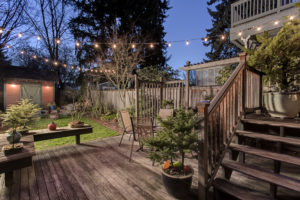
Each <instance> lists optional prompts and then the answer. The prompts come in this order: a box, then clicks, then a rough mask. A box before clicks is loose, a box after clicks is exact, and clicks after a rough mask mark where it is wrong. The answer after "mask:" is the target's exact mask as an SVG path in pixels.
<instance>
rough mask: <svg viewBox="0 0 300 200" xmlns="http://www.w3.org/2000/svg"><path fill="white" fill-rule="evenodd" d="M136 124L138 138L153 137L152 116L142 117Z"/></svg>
mask: <svg viewBox="0 0 300 200" xmlns="http://www.w3.org/2000/svg"><path fill="white" fill-rule="evenodd" d="M138 121H139V122H138V124H137V126H136V133H137V135H138V140H139V141H141V140H143V139H148V138H150V137H153V120H152V118H140V119H139V120H138Z"/></svg>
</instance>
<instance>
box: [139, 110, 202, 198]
mask: <svg viewBox="0 0 300 200" xmlns="http://www.w3.org/2000/svg"><path fill="white" fill-rule="evenodd" d="M158 121H159V123H160V124H161V126H162V129H161V130H160V131H158V133H157V134H156V135H155V136H154V137H152V138H149V139H147V140H145V145H146V146H148V147H149V148H150V149H153V151H151V152H150V153H149V158H150V159H152V160H153V161H156V162H161V163H162V162H163V167H162V180H163V183H164V186H165V187H166V189H167V191H168V192H169V193H170V194H171V195H173V196H175V197H177V198H182V197H184V196H186V195H187V194H188V193H189V190H190V187H191V184H192V177H193V173H194V171H193V169H192V168H191V166H189V165H186V164H185V157H186V153H187V152H191V151H195V152H197V149H198V134H197V131H196V128H197V126H198V125H199V118H198V116H197V115H196V114H194V112H193V111H191V110H190V111H185V110H184V109H183V108H181V109H179V110H177V111H176V113H175V115H174V116H171V117H169V118H168V119H167V120H162V119H160V118H158Z"/></svg>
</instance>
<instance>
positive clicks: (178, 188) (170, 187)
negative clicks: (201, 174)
mask: <svg viewBox="0 0 300 200" xmlns="http://www.w3.org/2000/svg"><path fill="white" fill-rule="evenodd" d="M193 174H194V170H193V169H191V173H190V174H189V175H182V176H173V175H170V174H167V173H166V172H164V170H162V180H163V183H164V186H165V188H166V190H167V192H168V193H169V194H171V195H172V196H174V197H176V198H183V197H185V196H187V195H189V192H190V189H191V185H192V180H193Z"/></svg>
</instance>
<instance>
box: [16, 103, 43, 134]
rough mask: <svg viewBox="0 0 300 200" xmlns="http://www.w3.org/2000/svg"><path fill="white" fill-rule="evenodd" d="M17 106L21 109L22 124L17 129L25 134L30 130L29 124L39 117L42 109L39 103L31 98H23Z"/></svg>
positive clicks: (20, 121) (20, 122)
mask: <svg viewBox="0 0 300 200" xmlns="http://www.w3.org/2000/svg"><path fill="white" fill-rule="evenodd" d="M16 106H17V109H18V110H19V111H20V118H19V124H20V125H19V126H18V127H17V129H16V130H17V132H19V133H21V134H22V135H25V134H27V133H28V132H29V127H28V124H29V123H31V122H33V121H36V120H38V119H39V113H40V112H41V109H40V108H39V107H38V105H37V104H34V103H32V102H30V100H29V99H22V100H21V101H20V102H19V103H18V104H17V105H16Z"/></svg>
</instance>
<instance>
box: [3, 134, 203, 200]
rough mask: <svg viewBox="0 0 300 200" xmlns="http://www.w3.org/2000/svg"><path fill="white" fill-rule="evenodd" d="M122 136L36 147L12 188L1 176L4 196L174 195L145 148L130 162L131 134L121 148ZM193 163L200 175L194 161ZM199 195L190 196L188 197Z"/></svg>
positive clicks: (138, 199) (138, 197) (24, 198)
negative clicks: (37, 149) (31, 164)
mask: <svg viewBox="0 0 300 200" xmlns="http://www.w3.org/2000/svg"><path fill="white" fill-rule="evenodd" d="M119 140H120V136H117V137H111V138H106V139H102V140H95V141H92V142H88V143H84V144H80V145H67V146H62V147H57V148H52V149H49V150H43V151H37V152H36V156H34V157H33V166H32V167H27V168H23V169H21V170H17V171H15V172H14V184H13V185H12V186H10V187H5V186H4V177H3V176H2V177H1V182H0V184H1V185H0V199H1V200H6V199H22V200H27V199H34V200H37V199H41V200H44V199H45V200H48V199H49V200H52V199H53V200H57V199H59V200H66V199H70V200H76V199H80V200H84V199H101V200H102V199H118V200H119V199H136V200H141V199H173V198H172V197H171V196H170V195H169V194H168V193H167V192H166V190H165V189H164V186H163V184H162V180H161V176H160V168H159V166H158V165H156V166H152V162H151V161H150V160H149V159H147V158H146V155H145V154H144V153H143V152H134V154H133V162H131V163H129V162H128V155H129V150H130V148H129V141H128V138H125V140H124V142H123V144H122V146H121V147H119V146H118V142H119ZM135 148H138V147H137V146H136V147H135ZM192 165H193V168H194V169H195V170H196V171H195V174H197V166H196V161H194V163H192ZM196 188H197V178H194V180H193V189H194V190H196ZM196 198H197V197H195V196H193V195H192V194H191V197H190V199H196Z"/></svg>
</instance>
